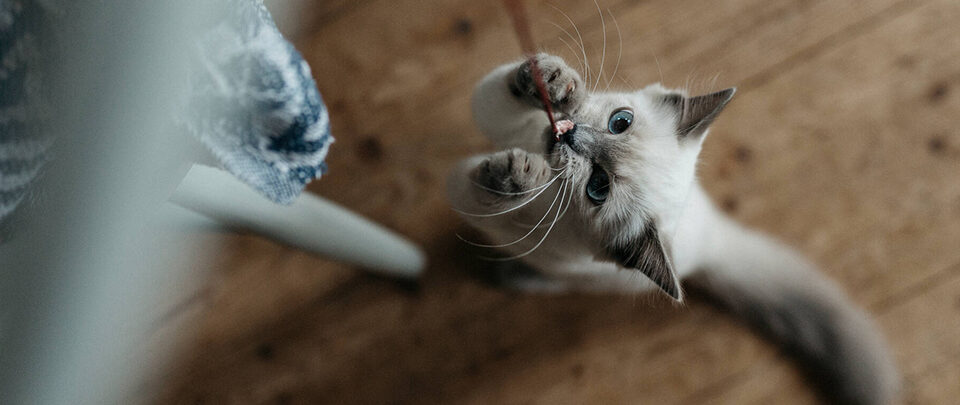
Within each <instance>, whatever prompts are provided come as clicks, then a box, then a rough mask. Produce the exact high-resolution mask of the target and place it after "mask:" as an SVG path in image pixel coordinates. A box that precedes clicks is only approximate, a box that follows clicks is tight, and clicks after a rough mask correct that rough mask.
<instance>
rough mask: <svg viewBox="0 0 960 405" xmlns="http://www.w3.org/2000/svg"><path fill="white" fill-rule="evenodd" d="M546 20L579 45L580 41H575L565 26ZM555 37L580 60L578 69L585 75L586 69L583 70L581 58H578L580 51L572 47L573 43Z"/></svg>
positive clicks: (560, 37)
mask: <svg viewBox="0 0 960 405" xmlns="http://www.w3.org/2000/svg"><path fill="white" fill-rule="evenodd" d="M546 21H547V23H549V24H550V25H553V26H554V27H557V29H558V30H560V31H563V33H564V34H566V35H567V37H568V38H570V40H571V41H573V43H575V44H577V45H580V43H579V42H577V39H576V38H574V37H573V34H571V33H570V31H567V29H566V28H563V27H562V26H560V24H557V23H555V22H553V21H550V20H546ZM557 38H558V39H559V40H560V42H563V44H564V45H566V46H567V48H568V49H570V52H572V53H573V56H575V57H576V58H577V62H580V70H581V71H582V72H583V74H584V75H586V74H587V73H586V71H585V70H584V66H583V59H580V53H579V52H577V50H576V49H574V48H573V45H570V43H569V42H567V41H565V40H564V39H563V37H562V36H559V37H557Z"/></svg>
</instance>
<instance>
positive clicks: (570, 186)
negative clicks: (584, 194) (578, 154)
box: [517, 180, 573, 228]
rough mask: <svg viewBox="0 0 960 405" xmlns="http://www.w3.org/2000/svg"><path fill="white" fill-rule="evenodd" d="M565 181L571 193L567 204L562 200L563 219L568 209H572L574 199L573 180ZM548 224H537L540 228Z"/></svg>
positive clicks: (561, 217) (561, 216)
mask: <svg viewBox="0 0 960 405" xmlns="http://www.w3.org/2000/svg"><path fill="white" fill-rule="evenodd" d="M565 182H566V185H567V190H569V191H570V194H569V195H568V196H567V201H566V204H567V205H566V206H564V205H563V204H564V203H563V202H560V206H561V207H563V208H562V210H563V212H562V213H560V219H563V216H564V215H566V214H567V210H569V209H570V202H571V201H572V200H573V181H572V180H565ZM517 224H518V225H522V226H532V225H530V224H521V223H517ZM548 225H549V224H537V225H536V226H537V227H538V228H539V227H543V226H548Z"/></svg>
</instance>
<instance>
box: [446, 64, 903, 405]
mask: <svg viewBox="0 0 960 405" xmlns="http://www.w3.org/2000/svg"><path fill="white" fill-rule="evenodd" d="M537 58H538V61H539V62H538V63H539V66H540V68H541V70H542V72H544V73H543V75H544V78H545V80H547V81H548V83H547V87H548V92H549V93H550V100H551V103H552V104H553V107H554V108H555V109H556V110H557V115H558V117H560V118H566V119H570V120H572V121H573V122H574V123H576V125H577V129H576V130H575V131H574V132H573V133H572V136H568V135H569V134H567V135H564V137H565V139H564V141H560V142H557V141H555V140H554V139H553V135H552V132H551V130H550V129H549V124H548V123H547V120H546V117H544V113H543V110H542V109H541V108H540V102H539V100H538V99H537V97H536V93H535V90H534V86H533V83H532V80H531V79H530V73H529V71H530V69H529V62H514V63H509V64H506V65H503V66H500V67H499V68H497V69H495V70H494V71H493V72H491V73H490V74H489V75H488V76H487V77H485V78H484V79H483V80H482V81H481V82H480V83H479V85H478V86H477V88H476V91H475V94H474V96H473V113H474V118H475V120H476V122H477V125H479V127H480V129H481V131H482V132H483V133H484V134H485V135H486V136H488V137H489V138H490V139H491V140H492V141H493V143H494V144H495V145H496V146H497V148H498V149H506V150H504V151H502V152H498V153H494V154H489V155H482V156H475V157H472V158H469V159H466V160H464V161H463V162H461V163H460V164H459V165H458V167H457V168H456V169H455V170H454V172H453V174H452V176H451V178H450V182H449V186H448V192H449V197H450V199H451V201H452V202H453V205H454V207H456V208H457V209H458V210H459V211H461V213H463V214H464V215H463V216H464V218H465V219H466V220H467V221H468V222H469V223H470V224H471V225H472V226H474V227H476V228H477V229H479V230H480V231H482V232H483V233H484V234H485V235H486V236H487V237H488V238H489V239H490V240H491V241H492V242H494V243H495V244H500V245H498V247H500V248H501V249H502V250H503V251H504V252H506V254H508V255H517V256H520V255H523V256H522V260H523V262H525V263H526V264H527V265H529V266H530V267H532V268H533V269H535V270H536V271H537V272H538V273H539V274H540V275H541V276H542V277H529V276H524V277H521V276H519V275H518V276H517V277H515V278H513V279H512V280H508V282H510V284H511V285H512V286H513V287H515V288H521V289H525V290H534V291H573V290H575V291H599V292H626V293H635V292H642V291H652V290H657V289H660V290H662V291H663V292H665V293H666V294H667V295H669V296H670V297H672V298H673V299H675V300H677V301H682V300H683V291H682V289H681V287H680V280H681V279H686V280H688V282H691V283H694V284H695V285H697V286H698V287H701V289H702V290H704V291H706V292H707V293H708V294H709V295H710V296H711V297H713V298H715V300H716V302H717V303H719V304H721V305H722V306H723V307H725V308H727V309H729V310H730V311H731V312H733V313H735V314H737V315H738V316H740V317H742V318H743V319H745V320H747V321H748V322H749V323H750V324H751V325H753V326H754V327H756V328H757V329H759V330H760V331H761V332H763V333H764V334H766V335H767V336H769V337H771V338H772V339H773V340H774V341H776V342H777V343H778V344H780V345H781V346H783V347H784V348H785V349H787V350H788V351H789V352H790V353H793V354H794V355H795V356H796V357H797V358H798V359H799V360H800V361H801V362H802V363H803V364H804V365H805V366H806V370H807V371H809V373H810V374H811V375H812V376H813V377H814V380H816V381H817V382H818V385H819V387H820V388H822V392H823V393H824V394H825V397H824V398H825V399H827V400H829V401H831V402H838V403H845V404H854V403H857V404H881V403H889V402H890V401H892V400H894V398H895V396H896V394H897V391H898V389H899V384H898V383H899V379H898V375H897V372H896V370H895V367H894V365H893V362H892V360H891V359H890V357H889V355H888V353H887V350H886V348H885V347H884V344H883V342H882V339H881V337H880V335H879V334H878V333H877V331H876V329H875V328H874V326H873V325H872V323H871V322H870V321H869V319H868V318H867V316H866V314H865V313H864V312H863V311H861V310H859V309H857V308H856V307H854V306H853V305H851V304H850V302H849V301H848V300H847V299H846V298H845V297H844V295H843V293H842V292H841V291H840V290H839V289H838V288H837V287H836V286H835V285H834V284H833V283H831V282H830V281H828V280H827V279H826V278H824V277H823V276H822V275H821V274H820V273H819V272H817V270H816V269H815V268H814V266H813V265H811V264H810V263H809V262H807V261H806V260H805V259H803V258H802V257H800V255H798V254H797V253H795V252H794V251H792V250H790V249H788V248H787V247H784V246H783V245H781V244H779V243H777V242H775V241H773V240H772V239H770V238H767V237H765V236H763V235H760V234H758V233H755V232H752V231H749V230H747V229H744V228H742V227H741V226H739V225H737V224H736V223H734V222H732V221H731V220H730V219H729V218H728V217H726V216H725V215H723V214H722V213H721V212H720V211H718V210H717V209H716V208H715V207H714V205H713V204H712V203H711V202H710V200H709V199H708V197H707V195H706V193H705V192H704V191H703V189H702V188H701V186H700V184H699V182H698V181H697V178H696V162H697V156H698V154H699V152H700V148H701V145H702V143H703V140H704V138H705V137H706V135H707V127H708V126H709V125H710V123H711V122H712V121H713V119H714V118H715V117H716V116H717V114H718V113H719V112H720V111H721V110H722V109H723V108H724V106H725V105H726V103H727V102H728V101H729V100H730V99H731V98H732V96H733V94H734V89H727V90H724V91H720V92H717V93H713V94H710V95H706V96H700V97H688V96H687V95H686V94H685V93H684V92H683V91H678V90H668V89H665V88H663V87H661V86H660V85H659V84H654V85H651V86H648V87H646V88H644V89H642V90H639V91H633V92H619V93H615V92H589V91H588V89H587V85H586V84H585V83H584V81H583V80H582V79H581V78H580V76H579V74H578V73H577V72H576V71H575V70H574V69H572V68H570V67H569V66H567V64H566V63H564V61H563V60H562V59H560V58H558V57H555V56H550V55H545V54H540V55H538V57H537ZM622 108H629V109H630V110H632V112H633V115H634V119H633V122H632V125H630V126H629V128H627V130H626V131H625V132H623V133H621V134H618V135H614V134H613V133H612V132H611V131H609V130H608V129H607V128H608V125H607V124H608V119H610V118H611V114H612V113H613V112H615V111H616V110H618V109H622ZM568 137H569V138H570V139H569V140H568V139H566V138H568ZM595 165H599V166H595ZM596 167H601V168H603V169H604V170H605V171H606V172H607V173H609V179H610V185H609V189H608V192H609V194H608V196H607V197H606V200H605V201H603V202H602V203H599V204H598V203H596V202H594V201H592V200H591V198H588V196H587V194H586V192H585V187H586V186H587V182H588V179H590V177H591V173H592V172H593V170H594V168H596ZM555 177H559V178H558V180H557V181H555V182H553V183H550V180H552V179H554V178H555ZM547 184H549V185H548V186H545V185H547ZM541 191H542V193H541ZM538 194H539V196H538V197H535V198H534V196H535V195H538ZM528 201H530V202H529V203H528V204H526V205H523V206H522V207H521V208H518V209H513V210H511V208H514V207H517V206H519V205H521V204H522V203H525V202H528ZM551 201H552V202H553V204H551ZM551 208H552V211H551V210H550V209H551ZM561 208H563V210H561ZM504 211H509V212H506V213H504V214H502V215H484V214H495V213H499V212H504ZM545 213H546V214H545ZM555 218H559V220H555ZM541 219H543V222H542V225H541V226H540V227H539V228H538V229H537V230H535V231H534V232H533V233H532V234H530V235H529V236H528V237H527V238H526V239H525V240H523V241H522V242H519V243H514V244H509V242H513V241H516V240H517V239H520V238H521V237H523V236H525V235H527V234H528V232H530V229H531V226H533V225H534V224H536V223H537V222H538V221H540V220H541ZM553 222H555V224H554V225H552V226H551V223H553ZM548 228H552V229H550V234H549V236H548V237H547V238H546V239H544V240H543V242H542V244H541V245H540V246H539V247H538V248H536V249H535V250H532V252H531V248H532V247H533V246H535V245H536V243H537V242H539V241H540V238H541V237H542V235H544V233H545V232H546V231H547V230H548ZM518 274H519V273H518Z"/></svg>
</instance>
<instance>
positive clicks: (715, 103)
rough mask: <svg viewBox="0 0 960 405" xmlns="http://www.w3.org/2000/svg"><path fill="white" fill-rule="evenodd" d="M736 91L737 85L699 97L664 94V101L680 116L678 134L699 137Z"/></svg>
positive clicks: (683, 136) (684, 136) (682, 136)
mask: <svg viewBox="0 0 960 405" xmlns="http://www.w3.org/2000/svg"><path fill="white" fill-rule="evenodd" d="M736 92H737V89H736V87H731V88H729V89H726V90H721V91H718V92H716V93H711V94H706V95H703V96H697V97H684V96H682V95H680V94H676V93H674V94H668V95H666V96H664V98H663V102H664V104H666V105H668V106H669V107H671V108H673V109H675V110H676V111H677V113H678V114H679V116H680V120H679V122H678V123H677V136H679V137H680V138H681V139H683V138H686V137H698V136H700V135H703V133H704V132H705V131H706V130H707V127H709V126H710V124H711V123H712V122H713V119H714V118H717V115H719V114H720V111H723V108H724V107H726V106H727V103H728V102H730V99H732V98H733V94H734V93H736Z"/></svg>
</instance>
